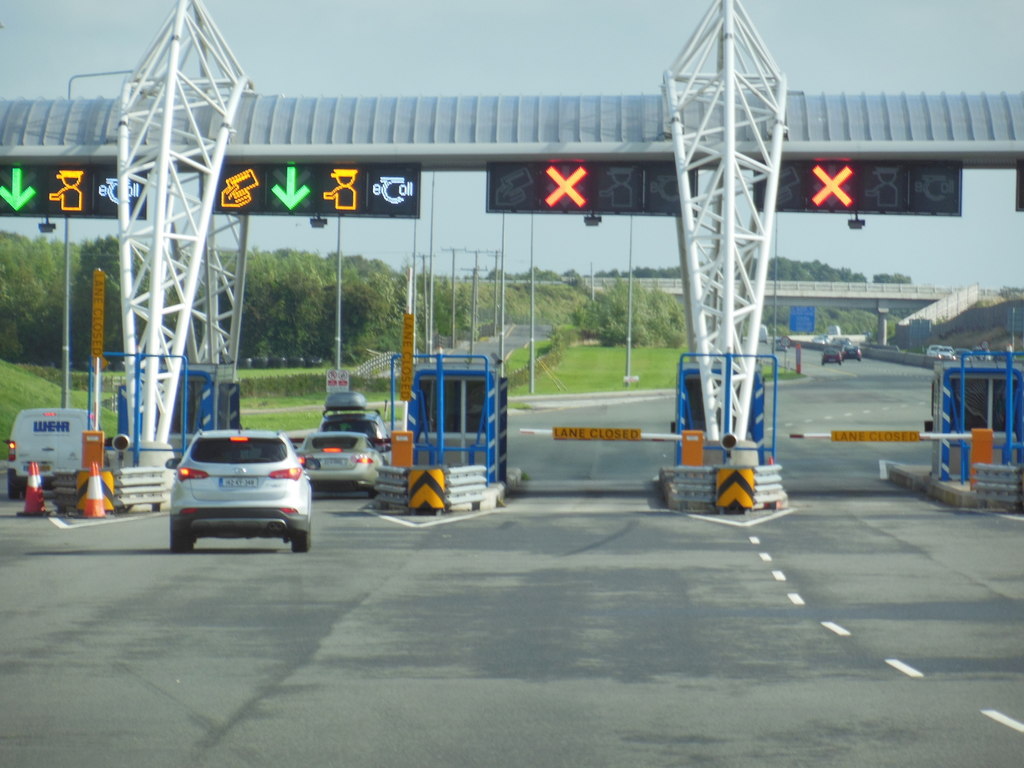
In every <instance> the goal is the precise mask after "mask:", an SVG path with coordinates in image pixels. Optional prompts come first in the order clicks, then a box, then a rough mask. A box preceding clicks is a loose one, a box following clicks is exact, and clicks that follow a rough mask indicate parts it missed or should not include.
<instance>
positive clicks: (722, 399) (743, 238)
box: [664, 0, 786, 440]
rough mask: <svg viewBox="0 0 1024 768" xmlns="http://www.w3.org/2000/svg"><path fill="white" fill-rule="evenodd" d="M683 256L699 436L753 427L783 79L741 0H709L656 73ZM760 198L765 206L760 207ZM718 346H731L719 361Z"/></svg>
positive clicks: (721, 348) (782, 133)
mask: <svg viewBox="0 0 1024 768" xmlns="http://www.w3.org/2000/svg"><path fill="white" fill-rule="evenodd" d="M664 95H665V106H666V115H667V118H668V120H669V128H670V131H671V136H672V142H673V147H674V150H675V161H676V171H677V175H678V179H679V190H680V202H681V206H682V218H681V222H680V227H681V249H680V262H681V266H682V271H683V277H684V283H685V284H686V286H687V291H688V296H687V299H688V303H689V312H690V323H691V334H690V337H691V339H692V340H693V343H694V344H695V347H696V348H695V349H694V348H691V351H693V352H696V353H698V354H699V357H697V363H698V365H699V367H700V374H701V385H702V389H703V397H704V413H705V414H706V420H707V436H708V439H711V440H718V439H720V438H721V437H723V436H724V435H726V434H733V435H735V436H737V437H738V438H740V439H743V438H745V437H746V436H747V430H748V427H749V426H750V417H751V414H750V410H751V409H750V404H751V395H752V392H753V387H754V374H755V372H756V370H757V367H758V364H757V360H756V358H754V357H752V356H753V355H755V354H757V343H758V330H759V327H760V324H761V314H762V309H763V306H764V289H765V279H766V275H767V270H768V261H769V259H770V255H771V253H770V250H771V239H772V230H773V228H774V223H775V199H776V190H777V187H778V176H779V166H780V162H781V156H782V142H783V138H784V136H785V111H786V81H785V77H784V75H783V74H782V73H781V72H780V71H779V69H778V67H777V66H776V64H775V62H774V61H773V59H772V57H771V55H770V54H769V53H768V51H767V49H766V48H765V46H764V43H763V42H762V41H761V39H760V37H759V36H758V34H757V32H756V30H755V29H754V26H753V25H752V24H751V22H750V19H749V18H748V16H747V14H746V12H745V11H744V10H743V8H742V6H741V5H740V2H739V0H715V2H714V3H713V4H712V6H711V8H710V9H709V11H708V13H707V14H706V15H705V17H704V19H703V20H702V22H701V24H700V26H699V27H698V29H697V32H696V33H695V34H694V36H693V38H692V39H691V40H690V42H689V44H688V45H687V46H686V47H685V48H684V49H683V51H682V52H681V53H680V54H679V56H678V57H677V58H676V60H675V61H674V62H673V63H672V66H671V68H670V69H669V70H668V71H667V72H666V73H665V87H664ZM762 201H763V205H762V204H761V203H762ZM726 354H730V355H736V357H731V358H729V359H728V360H731V361H732V364H731V366H730V365H729V363H728V360H727V359H726V358H725V357H724V356H725V355H726Z"/></svg>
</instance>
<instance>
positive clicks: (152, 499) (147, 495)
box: [53, 467, 173, 515]
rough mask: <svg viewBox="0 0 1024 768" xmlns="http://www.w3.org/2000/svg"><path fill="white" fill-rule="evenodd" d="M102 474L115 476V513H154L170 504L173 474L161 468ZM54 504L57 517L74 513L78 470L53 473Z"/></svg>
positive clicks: (143, 468)
mask: <svg viewBox="0 0 1024 768" xmlns="http://www.w3.org/2000/svg"><path fill="white" fill-rule="evenodd" d="M82 471H84V470H82ZM104 471H107V472H110V473H111V474H113V476H114V499H113V502H114V513H115V514H120V513H126V512H157V511H159V510H160V509H162V508H164V507H167V506H168V505H169V504H170V502H171V479H172V477H173V474H172V473H171V472H170V471H169V470H167V469H164V468H163V467H121V468H120V469H109V468H105V469H104ZM53 503H54V506H55V507H56V511H57V514H58V515H74V514H77V512H78V471H73V472H55V473H54V475H53Z"/></svg>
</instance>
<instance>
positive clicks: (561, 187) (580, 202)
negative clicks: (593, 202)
mask: <svg viewBox="0 0 1024 768" xmlns="http://www.w3.org/2000/svg"><path fill="white" fill-rule="evenodd" d="M547 173H548V176H550V177H551V180H552V181H553V182H555V184H556V187H555V191H554V192H552V193H551V194H550V195H548V196H547V197H545V198H544V202H545V203H547V204H548V207H550V208H554V207H555V203H557V202H558V201H559V200H561V199H562V198H563V197H568V198H569V199H570V200H572V201H573V202H574V203H576V205H577V206H578V207H580V208H583V207H584V206H585V205H586V204H587V198H585V197H584V196H583V195H581V194H580V191H579V190H578V189H576V185H577V184H579V183H580V181H581V180H582V179H583V177H584V176H586V175H587V169H586V168H584V167H583V166H582V165H581V166H580V167H579V168H577V169H576V170H575V171H573V172H572V173H570V174H569V178H565V177H564V176H562V174H561V173H559V171H558V169H557V168H555V166H553V165H549V166H548V171H547Z"/></svg>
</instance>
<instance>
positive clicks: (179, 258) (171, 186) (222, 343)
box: [118, 0, 252, 443]
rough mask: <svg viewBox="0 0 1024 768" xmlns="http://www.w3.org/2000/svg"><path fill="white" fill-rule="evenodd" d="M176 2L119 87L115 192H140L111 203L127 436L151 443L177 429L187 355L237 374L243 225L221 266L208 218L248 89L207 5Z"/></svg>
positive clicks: (234, 225) (233, 226)
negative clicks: (136, 419) (137, 368)
mask: <svg viewBox="0 0 1024 768" xmlns="http://www.w3.org/2000/svg"><path fill="white" fill-rule="evenodd" d="M175 6H176V7H175V9H174V10H173V11H172V12H171V14H170V16H169V17H168V19H167V21H166V22H165V23H164V26H163V27H162V28H161V31H160V33H159V35H158V36H157V38H156V41H155V42H154V43H153V45H152V47H151V48H150V50H149V51H148V52H147V53H146V55H145V56H144V57H143V59H142V61H141V62H140V63H139V65H138V66H137V67H136V69H135V71H134V73H133V74H132V75H131V76H130V77H129V79H128V81H127V82H126V83H125V86H124V90H123V92H122V95H121V119H120V124H119V127H118V176H119V178H118V188H119V189H121V190H130V189H132V187H133V186H135V187H136V188H141V193H140V194H139V198H138V201H137V202H136V203H131V202H130V201H129V195H127V194H121V195H119V203H118V205H119V237H120V249H121V279H122V282H121V286H122V299H121V301H122V306H121V310H122V319H123V323H124V350H125V353H126V365H127V370H128V371H129V374H130V375H129V376H128V382H129V411H130V412H134V408H136V407H137V408H138V409H139V410H140V411H141V427H140V432H139V433H138V434H134V431H135V426H133V427H132V430H133V434H132V437H133V440H135V441H142V442H145V441H155V442H157V443H166V442H167V439H168V435H169V433H170V431H172V427H173V428H176V425H172V424H171V421H172V419H171V414H172V412H173V408H174V401H175V396H176V393H177V390H178V383H179V378H180V372H181V367H182V360H183V356H185V355H187V357H188V363H189V365H192V364H193V363H196V364H205V365H210V366H218V365H223V366H227V367H229V368H230V370H231V371H232V373H233V371H234V366H235V361H236V359H237V352H238V338H239V318H240V313H241V304H242V296H241V291H242V286H243V285H244V274H245V264H244V254H245V225H244V219H243V223H242V224H239V222H238V221H237V220H235V219H230V220H228V222H227V225H226V227H225V229H224V232H225V233H227V234H230V235H231V240H232V243H233V245H234V248H235V250H234V252H233V253H232V254H231V255H230V256H224V258H223V260H222V257H221V254H220V253H219V252H218V249H217V248H215V247H214V231H213V228H212V223H211V222H212V210H213V204H214V201H215V196H216V194H217V179H218V176H219V174H220V169H221V165H222V164H223V160H224V153H225V149H226V147H227V144H228V141H229V139H230V134H231V126H232V122H233V121H234V118H235V114H236V112H237V110H238V105H239V102H240V101H241V99H242V97H243V95H245V94H246V93H251V91H252V87H251V84H250V82H249V80H248V78H247V77H246V76H245V74H244V73H243V71H242V69H241V67H240V66H239V65H238V62H237V61H236V59H235V57H234V55H233V54H232V53H231V51H230V50H229V48H228V46H227V44H226V43H225V41H224V39H223V38H222V37H221V35H220V33H219V31H218V30H217V28H216V26H215V25H214V24H213V21H212V20H211V19H210V17H209V15H208V13H207V11H206V9H205V8H204V7H203V4H202V2H200V0H176V2H175ZM143 208H145V210H146V217H145V218H141V217H140V216H139V212H140V211H142V210H143ZM217 234H221V233H217ZM136 364H138V365H141V366H142V377H141V382H142V384H141V387H140V390H141V391H139V392H136V391H135V387H134V381H133V379H134V376H133V375H131V374H133V373H134V369H133V367H134V365H136Z"/></svg>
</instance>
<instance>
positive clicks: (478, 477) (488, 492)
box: [374, 465, 504, 514]
mask: <svg viewBox="0 0 1024 768" xmlns="http://www.w3.org/2000/svg"><path fill="white" fill-rule="evenodd" d="M374 490H375V491H376V492H377V497H376V503H377V504H378V505H380V506H382V507H384V508H385V509H402V510H405V511H412V512H418V511H428V512H431V511H432V512H434V513H435V514H440V513H442V512H463V511H471V510H479V509H494V508H495V507H497V506H498V505H499V504H500V503H501V502H502V501H503V500H504V485H503V484H502V483H496V484H495V485H493V486H488V484H487V467H484V466H478V465H470V466H464V467H415V466H414V467H395V466H386V467H381V469H380V470H379V472H378V473H377V482H376V484H375V485H374Z"/></svg>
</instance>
